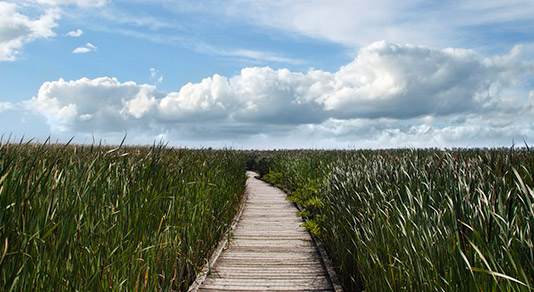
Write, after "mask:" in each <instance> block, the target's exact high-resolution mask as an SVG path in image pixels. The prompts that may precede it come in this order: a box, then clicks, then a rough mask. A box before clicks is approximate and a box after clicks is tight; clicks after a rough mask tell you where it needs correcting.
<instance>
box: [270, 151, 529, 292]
mask: <svg viewBox="0 0 534 292" xmlns="http://www.w3.org/2000/svg"><path fill="white" fill-rule="evenodd" d="M269 156H270V158H269V160H268V161H267V162H268V164H269V168H270V172H269V173H268V174H266V175H265V176H264V178H265V179H267V180H269V181H271V182H272V183H274V184H277V185H279V186H282V187H284V188H286V189H289V190H290V191H291V193H292V197H291V199H292V200H293V201H295V202H297V203H299V204H300V205H301V206H302V207H303V211H302V212H301V215H302V216H304V217H306V218H307V219H308V222H307V223H306V226H307V227H308V229H309V230H310V231H311V232H312V233H313V234H314V235H315V236H317V237H318V238H319V239H320V241H321V242H322V243H323V244H324V245H325V247H326V249H327V251H328V253H329V255H330V256H331V258H332V260H333V261H334V264H335V265H336V267H337V272H338V276H339V278H340V279H341V281H342V283H343V286H344V288H345V289H346V290H347V291H363V290H365V291H531V290H532V288H533V287H534V246H533V242H534V230H533V228H534V191H533V189H534V187H533V186H534V183H533V173H534V155H533V152H532V151H514V150H513V149H509V150H485V151H482V150H462V151H430V150H389V151H285V152H279V153H270V154H269Z"/></svg>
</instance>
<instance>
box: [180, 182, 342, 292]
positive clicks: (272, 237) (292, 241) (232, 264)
mask: <svg viewBox="0 0 534 292" xmlns="http://www.w3.org/2000/svg"><path fill="white" fill-rule="evenodd" d="M247 174H248V176H249V179H248V180H247V189H246V194H245V196H247V197H246V202H245V206H244V209H243V211H242V214H241V216H240V217H239V221H238V222H237V225H236V226H235V229H234V231H233V236H231V237H230V242H229V244H226V243H225V244H224V246H225V248H226V249H224V250H223V251H222V253H221V252H220V251H218V252H216V254H215V255H214V258H212V261H213V262H214V263H210V264H209V265H210V266H211V269H210V271H209V273H208V274H207V277H206V276H204V277H199V278H197V280H196V281H195V283H194V284H193V286H192V289H190V291H202V292H207V291H340V289H339V288H338V287H339V285H335V287H336V289H334V285H333V284H332V283H333V281H332V280H331V277H330V276H329V273H328V272H327V269H326V268H325V265H324V262H323V260H322V258H321V256H320V253H319V252H318V250H317V248H316V245H315V243H314V242H313V240H312V238H311V236H310V234H309V233H308V232H307V231H306V229H305V228H304V227H303V226H302V223H303V221H302V219H301V218H299V217H298V216H297V209H296V208H295V207H294V206H293V204H292V203H291V202H289V201H287V200H286V197H287V195H286V194H285V193H284V192H282V191H281V190H280V189H278V188H275V187H272V186H270V185H269V184H267V183H265V182H263V181H261V180H258V179H256V178H253V176H254V175H256V174H255V173H253V172H247ZM219 249H220V250H222V249H223V248H222V247H220V248H219ZM218 253H220V255H218ZM334 277H335V276H333V277H332V278H334ZM200 278H201V279H200ZM335 282H336V281H335V279H334V283H335Z"/></svg>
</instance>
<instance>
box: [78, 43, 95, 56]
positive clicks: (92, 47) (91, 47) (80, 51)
mask: <svg viewBox="0 0 534 292" xmlns="http://www.w3.org/2000/svg"><path fill="white" fill-rule="evenodd" d="M96 50H98V48H97V47H96V46H95V45H93V44H91V43H87V44H85V46H82V47H78V48H76V49H74V50H73V51H72V52H73V53H74V54H86V53H90V52H94V51H96Z"/></svg>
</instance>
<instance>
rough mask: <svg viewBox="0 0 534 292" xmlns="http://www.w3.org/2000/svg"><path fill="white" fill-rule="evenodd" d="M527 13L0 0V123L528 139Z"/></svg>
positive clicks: (47, 129)
mask: <svg viewBox="0 0 534 292" xmlns="http://www.w3.org/2000/svg"><path fill="white" fill-rule="evenodd" d="M532 15H534V2H533V1H530V0H507V1H492V0H489V1H483V2H481V1H474V0H458V1H433V2H431V1H420V0H409V1H402V2H401V1H390V0H377V1H372V2H371V3H369V1H357V0H337V1H318V0H308V1H296V0H293V1H285V0H280V1H258V0H256V1H249V0H228V1H218V0H207V1H171V0H152V1H141V0H133V1H132V0H130V1H121V0H93V1H91V0H18V1H1V0H0V133H3V134H5V137H6V136H9V135H12V137H17V138H20V137H22V135H25V136H26V137H34V138H36V139H38V140H40V141H42V140H44V139H46V137H48V136H51V137H52V139H53V140H59V141H66V140H68V139H70V137H75V141H76V142H78V143H90V142H92V140H93V137H94V138H95V139H97V140H100V139H101V140H103V141H105V142H106V143H118V142H120V141H121V140H122V138H123V136H124V135H125V133H126V134H127V139H126V141H127V143H130V144H151V143H153V142H154V141H159V140H164V141H166V142H169V144H170V145H173V146H186V147H233V148H238V149H239V148H390V147H479V146H483V147H484V146H485V147H499V146H511V144H512V143H513V142H515V143H516V144H522V143H523V140H525V141H526V142H527V143H534V118H533V117H534V33H533V31H534V19H533V18H532ZM5 137H4V139H6V138H5ZM11 139H13V138H11Z"/></svg>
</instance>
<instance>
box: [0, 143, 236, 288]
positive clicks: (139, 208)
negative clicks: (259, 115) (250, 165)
mask: <svg viewBox="0 0 534 292" xmlns="http://www.w3.org/2000/svg"><path fill="white" fill-rule="evenodd" d="M244 170H245V163H244V159H243V158H242V157H241V154H239V153H238V152H235V151H228V150H186V149H171V148H167V147H165V146H163V145H153V146H152V147H116V148H112V147H104V146H96V145H92V146H87V145H86V146H81V145H58V144H50V143H42V144H35V143H18V144H15V143H10V142H9V141H8V142H5V141H2V142H1V143H0V286H1V287H4V289H3V291H76V290H77V291H104V290H128V291H157V290H171V289H172V290H178V291H179V290H182V291H184V290H186V289H187V288H188V286H189V284H190V283H191V281H192V280H193V279H194V277H195V275H196V274H197V272H198V271H199V270H200V268H201V267H202V265H203V264H204V261H205V259H206V258H208V257H209V255H210V252H211V249H212V248H213V247H214V246H215V245H216V243H217V242H218V241H219V240H220V238H221V236H223V234H224V233H225V232H226V231H227V228H228V226H229V225H230V223H231V220H232V218H233V216H234V214H235V212H236V210H237V208H238V204H239V200H240V198H241V195H242V193H243V191H244V183H245V176H244Z"/></svg>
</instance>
